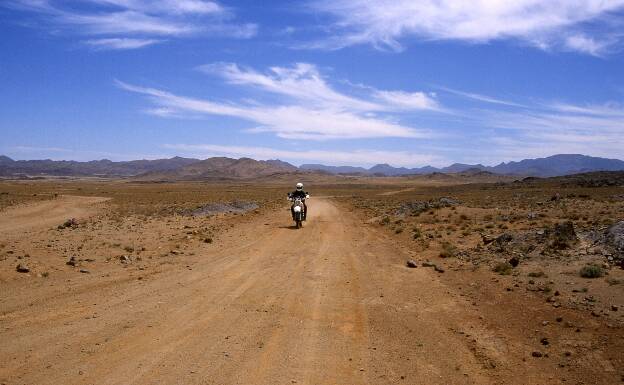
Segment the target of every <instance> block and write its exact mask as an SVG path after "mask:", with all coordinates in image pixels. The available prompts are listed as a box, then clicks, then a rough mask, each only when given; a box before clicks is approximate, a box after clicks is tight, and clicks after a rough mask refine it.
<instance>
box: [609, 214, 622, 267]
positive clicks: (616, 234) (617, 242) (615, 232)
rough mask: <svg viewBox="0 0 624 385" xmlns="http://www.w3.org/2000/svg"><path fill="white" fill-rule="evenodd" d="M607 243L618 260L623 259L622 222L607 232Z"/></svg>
mask: <svg viewBox="0 0 624 385" xmlns="http://www.w3.org/2000/svg"><path fill="white" fill-rule="evenodd" d="M607 242H608V243H609V244H610V245H611V246H612V247H613V249H614V251H615V252H616V254H618V256H619V257H620V258H624V221H620V222H618V223H616V224H614V225H613V226H611V227H609V229H608V230H607Z"/></svg>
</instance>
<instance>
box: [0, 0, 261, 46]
mask: <svg viewBox="0 0 624 385" xmlns="http://www.w3.org/2000/svg"><path fill="white" fill-rule="evenodd" d="M0 6H5V7H10V8H12V9H17V10H21V11H25V12H30V13H32V14H34V15H35V16H38V17H39V18H40V20H41V23H40V24H39V25H42V26H50V27H53V28H54V29H55V30H65V31H67V32H71V33H74V34H78V35H85V34H86V35H98V36H101V38H99V39H90V40H86V41H85V44H86V45H92V46H93V45H94V43H95V44H96V45H97V44H98V42H100V43H101V45H100V46H101V47H108V48H112V49H135V48H141V47H145V46H148V45H151V44H153V43H154V42H156V41H157V40H161V39H162V38H163V37H167V38H183V37H189V36H204V37H214V36H228V37H234V38H249V37H251V36H254V35H255V34H256V31H257V25H255V24H240V23H235V22H234V21H233V18H234V15H233V13H232V11H231V10H230V9H227V8H225V7H223V6H221V5H220V4H219V3H217V2H215V1H208V0H86V1H83V2H82V3H76V2H63V1H56V0H15V1H14V2H9V3H7V4H0ZM140 41H141V42H142V43H146V42H148V41H150V42H151V43H148V44H140Z"/></svg>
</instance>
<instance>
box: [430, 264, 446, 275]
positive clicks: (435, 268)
mask: <svg viewBox="0 0 624 385" xmlns="http://www.w3.org/2000/svg"><path fill="white" fill-rule="evenodd" d="M433 270H435V271H437V272H438V273H444V271H445V270H444V269H443V268H441V267H440V266H438V265H434V266H433Z"/></svg>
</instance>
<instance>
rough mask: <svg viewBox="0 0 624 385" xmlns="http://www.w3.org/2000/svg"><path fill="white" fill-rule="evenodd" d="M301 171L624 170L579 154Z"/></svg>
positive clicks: (317, 167) (618, 163) (527, 173)
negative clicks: (484, 162) (498, 161)
mask: <svg viewBox="0 0 624 385" xmlns="http://www.w3.org/2000/svg"><path fill="white" fill-rule="evenodd" d="M300 169H302V170H319V171H324V172H329V173H332V174H360V175H387V176H398V175H418V174H431V173H434V172H440V173H446V174H448V173H459V172H466V171H477V170H478V171H487V172H491V173H493V174H505V175H523V176H539V177H550V176H561V175H570V174H578V173H582V172H592V171H621V170H624V161H621V160H619V159H607V158H598V157H593V156H587V155H580V154H560V155H553V156H549V157H547V158H537V159H524V160H521V161H519V162H508V163H505V162H503V163H501V164H498V165H496V166H484V165H482V164H463V163H454V164H452V165H450V166H448V167H442V168H436V167H431V166H425V167H420V168H405V167H392V166H390V165H388V164H378V165H376V166H373V167H371V168H369V169H366V168H363V167H345V166H324V165H319V164H303V165H301V166H300Z"/></svg>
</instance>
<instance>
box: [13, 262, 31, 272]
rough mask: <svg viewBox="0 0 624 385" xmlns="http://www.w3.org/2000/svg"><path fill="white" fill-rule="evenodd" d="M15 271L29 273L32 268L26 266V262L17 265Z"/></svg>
mask: <svg viewBox="0 0 624 385" xmlns="http://www.w3.org/2000/svg"><path fill="white" fill-rule="evenodd" d="M15 271H17V272H18V273H28V272H29V271H30V268H29V267H28V266H26V264H24V263H20V264H18V265H17V267H15Z"/></svg>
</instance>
